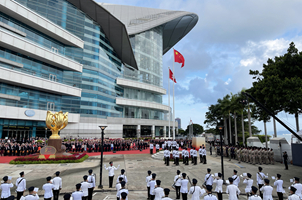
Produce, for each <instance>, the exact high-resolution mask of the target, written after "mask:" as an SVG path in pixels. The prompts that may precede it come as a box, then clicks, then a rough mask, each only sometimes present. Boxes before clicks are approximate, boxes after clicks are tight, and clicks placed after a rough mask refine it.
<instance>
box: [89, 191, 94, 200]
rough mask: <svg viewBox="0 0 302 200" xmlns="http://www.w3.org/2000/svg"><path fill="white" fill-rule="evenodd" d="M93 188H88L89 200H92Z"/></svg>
mask: <svg viewBox="0 0 302 200" xmlns="http://www.w3.org/2000/svg"><path fill="white" fill-rule="evenodd" d="M92 193H93V188H88V200H92Z"/></svg>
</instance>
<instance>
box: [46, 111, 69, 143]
mask: <svg viewBox="0 0 302 200" xmlns="http://www.w3.org/2000/svg"><path fill="white" fill-rule="evenodd" d="M67 124H68V112H66V113H65V114H63V112H62V111H60V112H56V113H52V112H51V111H47V116H46V126H47V128H49V129H50V130H51V132H52V135H51V136H50V138H49V139H61V137H60V136H59V134H58V133H59V131H60V130H62V129H64V128H65V127H66V126H67Z"/></svg>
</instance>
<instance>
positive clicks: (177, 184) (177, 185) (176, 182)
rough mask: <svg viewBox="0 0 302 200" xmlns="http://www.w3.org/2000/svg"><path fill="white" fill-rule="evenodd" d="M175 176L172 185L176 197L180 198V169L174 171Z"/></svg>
mask: <svg viewBox="0 0 302 200" xmlns="http://www.w3.org/2000/svg"><path fill="white" fill-rule="evenodd" d="M176 174H177V175H176V176H174V186H175V191H176V199H180V186H181V175H180V171H179V170H177V171H176Z"/></svg>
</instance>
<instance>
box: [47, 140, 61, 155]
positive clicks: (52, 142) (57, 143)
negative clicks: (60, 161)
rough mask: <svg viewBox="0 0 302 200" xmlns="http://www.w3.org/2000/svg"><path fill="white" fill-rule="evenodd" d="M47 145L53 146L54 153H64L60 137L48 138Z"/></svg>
mask: <svg viewBox="0 0 302 200" xmlns="http://www.w3.org/2000/svg"><path fill="white" fill-rule="evenodd" d="M47 146H53V147H54V148H56V150H57V152H56V154H62V153H64V149H62V139H49V140H48V142H47Z"/></svg>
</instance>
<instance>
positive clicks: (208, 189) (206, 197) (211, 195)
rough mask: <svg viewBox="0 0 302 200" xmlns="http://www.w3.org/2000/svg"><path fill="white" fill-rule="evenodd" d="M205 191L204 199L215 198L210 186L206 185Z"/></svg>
mask: <svg viewBox="0 0 302 200" xmlns="http://www.w3.org/2000/svg"><path fill="white" fill-rule="evenodd" d="M207 193H208V194H207V195H206V196H205V197H204V200H217V197H216V196H215V195H213V194H212V186H210V185H207ZM198 199H199V198H198Z"/></svg>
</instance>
